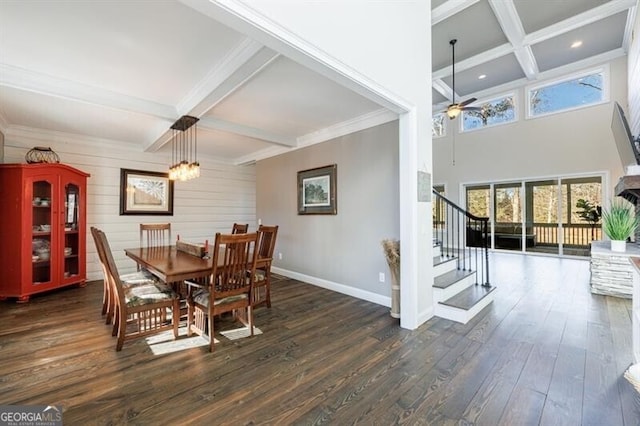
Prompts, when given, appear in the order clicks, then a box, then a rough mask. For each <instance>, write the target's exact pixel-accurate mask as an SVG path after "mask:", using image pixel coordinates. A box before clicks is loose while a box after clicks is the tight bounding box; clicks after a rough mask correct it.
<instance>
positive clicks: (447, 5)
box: [431, 0, 480, 25]
mask: <svg viewBox="0 0 640 426" xmlns="http://www.w3.org/2000/svg"><path fill="white" fill-rule="evenodd" d="M479 1H480V0H449V1H447V2H444V3H442V4H441V5H440V6H438V7H436V8H435V9H433V10H432V11H431V25H436V24H437V23H439V22H442V21H444V20H445V19H447V18H450V17H452V16H453V15H455V14H456V13H459V12H462V11H463V10H465V9H466V8H468V7H470V6H473V5H474V4H476V3H478V2H479Z"/></svg>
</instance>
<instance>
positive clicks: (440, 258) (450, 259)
mask: <svg viewBox="0 0 640 426" xmlns="http://www.w3.org/2000/svg"><path fill="white" fill-rule="evenodd" d="M454 260H456V258H455V257H445V256H433V266H438V265H442V264H443V263H447V262H453V261H454Z"/></svg>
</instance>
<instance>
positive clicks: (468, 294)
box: [438, 285, 496, 311]
mask: <svg viewBox="0 0 640 426" xmlns="http://www.w3.org/2000/svg"><path fill="white" fill-rule="evenodd" d="M495 289H496V288H495V287H483V286H481V285H472V286H469V287H467V288H466V289H464V290H463V291H461V292H460V293H458V294H456V295H455V296H453V297H451V298H449V299H447V300H445V301H444V302H438V303H440V304H442V305H445V306H450V307H452V308H458V309H463V310H465V311H468V310H470V309H471V308H473V307H474V306H475V305H476V304H477V303H478V302H480V301H481V300H482V299H484V298H485V297H487V295H489V294H490V293H491V292H492V291H493V290H495Z"/></svg>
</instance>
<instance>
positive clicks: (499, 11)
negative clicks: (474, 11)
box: [489, 0, 539, 80]
mask: <svg viewBox="0 0 640 426" xmlns="http://www.w3.org/2000/svg"><path fill="white" fill-rule="evenodd" d="M489 5H490V6H491V9H493V13H494V15H495V16H496V18H497V19H498V23H499V24H500V27H501V28H502V31H503V32H504V35H505V36H506V37H507V40H509V43H511V45H512V46H513V53H514V54H515V56H516V59H517V60H518V62H519V63H520V67H521V68H522V71H523V72H524V74H525V75H526V76H527V78H528V79H529V80H533V79H535V78H536V76H537V75H538V72H539V71H538V64H537V63H536V59H535V57H534V56H533V52H532V51H531V47H530V46H529V45H526V44H525V43H524V37H525V35H526V34H525V32H524V28H523V27H522V21H521V20H520V16H519V15H518V11H517V10H516V6H515V5H514V4H513V0H489Z"/></svg>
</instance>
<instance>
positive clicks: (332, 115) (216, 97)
mask: <svg viewBox="0 0 640 426" xmlns="http://www.w3.org/2000/svg"><path fill="white" fill-rule="evenodd" d="M189 4H192V2H184V3H183V2H181V1H170V0H163V1H160V0H157V1H145V2H141V1H140V2H138V1H136V2H122V1H115V0H109V1H99V2H94V1H89V0H87V1H62V0H55V1H49V0H43V1H37V0H30V1H19V0H0V129H2V130H3V131H4V132H5V133H7V134H12V133H15V134H16V135H18V134H27V133H46V134H50V135H51V134H53V135H56V136H57V137H59V138H63V139H64V137H75V138H86V139H87V140H88V141H91V142H96V143H100V144H107V145H113V146H123V147H127V148H132V149H138V150H140V151H149V152H165V153H167V152H169V151H170V144H168V143H167V142H168V141H169V139H170V132H169V131H168V129H169V127H170V126H171V124H173V122H174V121H175V120H176V119H177V118H178V117H180V116H181V115H185V114H189V115H195V116H197V117H199V118H200V119H201V120H200V122H199V123H198V150H199V152H200V155H202V156H205V157H212V158H216V159H218V160H221V161H227V162H231V163H236V164H239V163H247V162H251V161H254V160H256V159H260V158H265V157H268V156H270V155H275V154H277V153H281V152H286V151H287V150H289V149H292V148H295V147H299V146H305V145H308V144H312V143H317V142H322V141H324V140H326V139H328V138H332V137H336V136H339V135H340V134H344V133H345V132H349V131H354V130H358V129H359V128H365V127H368V126H371V125H374V124H380V123H383V122H386V121H389V120H391V119H393V118H394V114H393V113H392V112H390V111H388V110H387V109H385V108H384V107H383V106H382V105H380V104H378V103H376V102H374V101H372V100H370V99H371V98H367V97H364V96H361V95H360V94H357V93H355V92H353V91H351V90H349V89H348V88H345V87H343V86H341V85H340V84H338V83H336V82H334V81H332V80H330V79H328V78H326V77H324V76H321V75H320V74H318V73H316V72H314V71H312V70H310V69H309V68H306V67H305V66H303V65H301V64H299V63H296V62H294V61H293V60H291V59H289V58H287V57H286V56H285V55H282V54H279V53H278V52H275V51H273V50H271V49H269V48H267V47H265V46H263V45H262V44H260V43H258V42H257V41H255V40H252V39H251V38H249V37H247V36H245V35H244V34H241V33H239V32H237V31H235V30H233V29H231V28H229V27H227V26H225V25H223V24H221V23H219V22H217V21H215V20H214V19H212V18H211V17H209V16H206V15H204V14H202V13H201V12H200V11H197V10H194V9H193V8H191V7H189ZM337 4H338V3H337ZM336 7H338V6H336ZM635 7H637V0H610V1H598V0H543V1H541V0H449V1H441V0H440V1H438V0H434V1H432V8H433V16H432V30H433V35H432V42H433V45H432V50H433V71H434V74H433V87H434V89H433V100H434V104H435V106H434V108H441V107H442V106H444V105H446V104H447V103H448V102H449V101H448V100H447V99H446V98H447V97H449V98H450V97H451V51H450V46H449V40H450V39H452V38H456V39H458V44H457V45H456V57H457V58H456V89H457V92H458V93H457V94H456V98H458V96H461V97H465V96H471V95H473V96H475V97H478V98H481V97H482V96H483V95H484V94H488V93H491V92H495V91H497V90H502V89H504V88H507V87H514V86H516V85H522V84H525V83H526V82H528V81H531V80H536V79H541V78H546V77H548V76H552V75H553V74H555V73H559V72H561V71H562V72H564V71H566V70H570V69H572V68H576V69H577V68H579V67H583V66H587V65H589V64H590V63H597V62H602V61H607V60H609V59H612V58H615V57H618V56H622V55H625V53H626V49H627V47H628V44H629V42H630V36H631V35H630V28H631V25H632V22H631V18H630V16H634V15H635ZM363 10H364V11H365V13H366V9H365V8H363ZM629 12H631V13H629ZM576 40H581V41H582V42H583V44H582V47H580V48H578V49H571V48H570V47H569V45H570V44H571V43H573V42H574V41H576ZM480 74H485V75H486V78H484V79H482V80H479V79H478V76H479V75H480Z"/></svg>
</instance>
